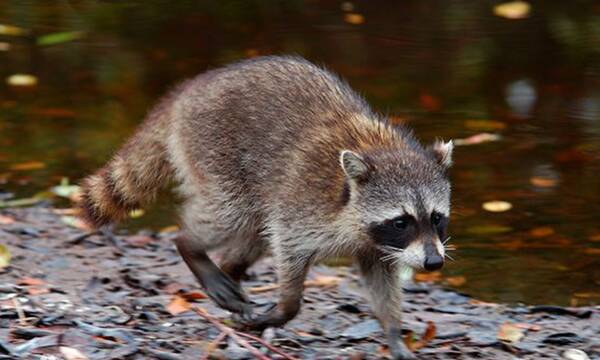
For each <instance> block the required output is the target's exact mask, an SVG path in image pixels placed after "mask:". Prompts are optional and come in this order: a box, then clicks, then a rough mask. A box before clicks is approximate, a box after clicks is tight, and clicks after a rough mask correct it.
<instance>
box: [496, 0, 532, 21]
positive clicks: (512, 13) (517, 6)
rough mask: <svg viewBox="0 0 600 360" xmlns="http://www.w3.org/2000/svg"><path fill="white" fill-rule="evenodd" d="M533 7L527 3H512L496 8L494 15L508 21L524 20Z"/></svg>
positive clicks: (499, 5)
mask: <svg viewBox="0 0 600 360" xmlns="http://www.w3.org/2000/svg"><path fill="white" fill-rule="evenodd" d="M530 11H531V5H529V3H526V2H525V1H519V0H518V1H511V2H506V3H502V4H498V5H496V6H494V15H496V16H499V17H503V18H506V19H511V20H516V19H524V18H526V17H527V16H528V15H529V12H530Z"/></svg>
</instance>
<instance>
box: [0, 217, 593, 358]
mask: <svg viewBox="0 0 600 360" xmlns="http://www.w3.org/2000/svg"><path fill="white" fill-rule="evenodd" d="M0 215H2V216H3V219H4V221H3V224H2V225H0V243H1V244H4V245H5V246H7V247H8V249H9V250H10V252H11V253H12V260H11V263H10V265H9V266H8V267H6V268H4V269H3V270H0V359H64V358H66V359H75V358H78V357H76V355H77V356H79V358H82V357H81V356H85V357H83V358H88V359H121V358H131V359H199V358H209V357H213V358H217V359H245V358H253V357H255V356H256V354H255V355H253V354H251V353H250V352H249V351H248V350H247V349H246V348H244V346H243V345H242V344H241V343H240V342H239V341H236V340H235V338H236V336H231V333H229V334H223V333H222V331H223V330H224V329H225V330H227V331H232V330H231V327H235V325H234V323H233V322H232V321H231V320H230V314H229V313H228V312H226V311H224V310H221V309H219V308H217V307H216V306H214V305H213V304H212V303H211V302H210V301H209V300H208V299H205V298H204V296H203V294H202V292H201V289H200V288H199V286H198V285H197V283H196V281H195V280H194V278H193V277H192V275H191V273H190V272H189V271H188V270H187V268H186V267H185V265H184V264H183V262H182V260H181V259H180V257H179V255H178V254H177V252H176V250H175V247H174V246H173V244H172V242H171V240H172V238H174V236H175V235H176V233H174V232H163V233H149V232H140V233H137V234H135V235H126V234H117V235H114V236H108V235H106V234H101V233H94V234H91V235H90V234H86V233H85V232H83V231H82V230H79V229H77V228H74V227H70V226H67V225H65V223H64V221H62V220H61V215H60V214H58V213H57V210H55V209H52V208H48V207H43V206H42V207H35V208H27V209H4V210H2V211H0ZM498 276H502V271H501V269H499V271H498ZM275 280H276V276H275V273H274V269H273V267H272V266H271V262H270V259H269V258H266V259H264V260H262V261H261V262H260V263H259V264H257V265H256V266H255V267H253V268H252V270H251V271H250V276H249V279H248V280H247V281H245V282H244V286H245V288H246V289H247V290H248V291H249V293H250V296H251V298H252V300H253V301H254V302H255V303H256V306H257V307H258V311H261V310H264V309H267V308H268V307H269V306H271V305H272V303H273V301H274V300H275V299H276V296H277V289H276V287H273V286H271V285H272V284H275ZM309 281H310V283H308V284H309V286H307V289H306V291H305V296H304V306H303V309H302V312H301V314H300V315H299V316H298V317H297V318H296V319H294V320H293V321H291V322H290V323H289V324H288V325H286V326H285V328H282V329H267V330H266V331H265V332H264V333H263V334H262V335H261V336H262V341H263V343H259V342H257V341H255V340H253V339H251V338H249V337H247V336H245V333H243V332H238V333H234V334H238V335H237V336H240V338H243V339H246V340H247V341H248V344H250V345H252V347H254V348H255V349H258V350H259V351H260V352H262V353H263V354H264V355H263V356H264V357H266V358H273V359H277V358H282V357H283V356H284V355H281V354H276V353H275V352H273V351H272V350H269V349H268V347H267V346H265V343H267V344H269V345H270V346H271V347H273V346H274V347H276V348H277V349H278V350H279V351H280V352H282V353H284V354H287V355H286V356H288V358H291V357H295V358H300V359H316V358H318V359H347V358H352V359H378V358H387V357H389V353H388V351H387V349H386V347H385V339H384V336H383V334H382V331H381V328H380V327H379V325H378V323H377V321H376V320H375V319H374V317H373V315H372V313H371V311H370V309H369V306H368V302H367V301H366V299H365V297H364V294H363V293H362V290H361V287H360V281H359V277H358V275H357V273H356V271H355V270H354V269H353V268H347V267H335V268H334V267H327V266H324V265H318V266H316V267H315V268H314V269H313V271H311V273H310V276H309ZM190 306H191V307H190ZM194 309H197V310H196V311H194ZM404 311H405V313H406V315H405V323H404V331H405V332H406V335H407V338H408V337H411V336H412V337H413V338H414V339H415V341H414V342H417V343H418V342H419V339H421V338H422V336H423V334H424V333H425V332H426V329H427V328H429V335H427V336H425V338H423V339H421V340H422V343H423V344H421V345H424V346H422V347H421V348H420V349H418V350H417V354H418V356H419V358H423V359H476V358H477V359H481V358H485V359H514V358H521V359H540V358H550V359H553V358H557V359H558V358H561V357H562V356H563V354H564V352H565V351H566V350H568V349H579V350H582V351H584V352H585V353H587V355H588V356H589V357H590V358H598V357H599V356H600V343H599V342H598V339H599V338H600V335H599V334H600V320H599V316H600V307H579V308H564V307H556V306H508V305H504V304H494V303H485V302H481V301H478V300H476V299H473V298H471V297H470V296H468V295H465V294H461V293H457V292H455V291H452V290H449V289H444V288H441V287H438V286H436V285H432V284H426V283H415V284H407V286H406V296H405V299H404ZM199 312H200V313H199ZM202 313H204V314H206V315H205V316H202ZM207 316H208V318H211V319H213V320H215V319H216V320H218V323H217V324H220V327H217V326H215V323H211V322H210V321H207ZM501 329H502V330H501ZM411 331H412V335H411ZM240 334H241V335H240ZM226 335H227V336H226ZM255 335H259V334H255ZM432 335H433V336H432ZM215 339H217V340H215ZM220 339H221V340H220ZM219 340H220V341H219ZM414 342H413V343H414ZM413 345H414V344H413ZM208 352H210V354H208ZM565 358H568V357H565ZM572 359H575V358H572ZM581 359H584V358H583V357H581Z"/></svg>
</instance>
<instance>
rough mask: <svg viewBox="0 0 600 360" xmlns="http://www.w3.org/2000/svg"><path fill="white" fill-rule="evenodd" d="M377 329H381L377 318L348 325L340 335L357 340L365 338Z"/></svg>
mask: <svg viewBox="0 0 600 360" xmlns="http://www.w3.org/2000/svg"><path fill="white" fill-rule="evenodd" d="M378 331H381V326H380V325H379V322H378V321H377V320H366V321H363V322H360V323H358V324H355V325H352V326H350V327H349V328H347V329H346V330H344V332H343V333H342V336H343V337H347V338H350V339H354V340H358V339H364V338H367V337H369V336H371V335H373V334H374V333H376V332H378Z"/></svg>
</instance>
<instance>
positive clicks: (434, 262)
mask: <svg viewBox="0 0 600 360" xmlns="http://www.w3.org/2000/svg"><path fill="white" fill-rule="evenodd" d="M442 266H444V258H443V257H441V256H439V255H437V254H436V255H432V256H427V257H426V258H425V264H424V265H423V267H424V268H425V270H427V271H434V270H439V269H441V268H442Z"/></svg>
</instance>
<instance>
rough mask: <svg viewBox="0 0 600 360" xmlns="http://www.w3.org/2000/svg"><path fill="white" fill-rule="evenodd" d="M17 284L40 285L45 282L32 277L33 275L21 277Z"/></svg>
mask: <svg viewBox="0 0 600 360" xmlns="http://www.w3.org/2000/svg"><path fill="white" fill-rule="evenodd" d="M17 285H23V286H41V285H46V282H45V281H44V280H42V279H40V278H34V277H29V276H26V277H24V278H21V279H19V280H17Z"/></svg>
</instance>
